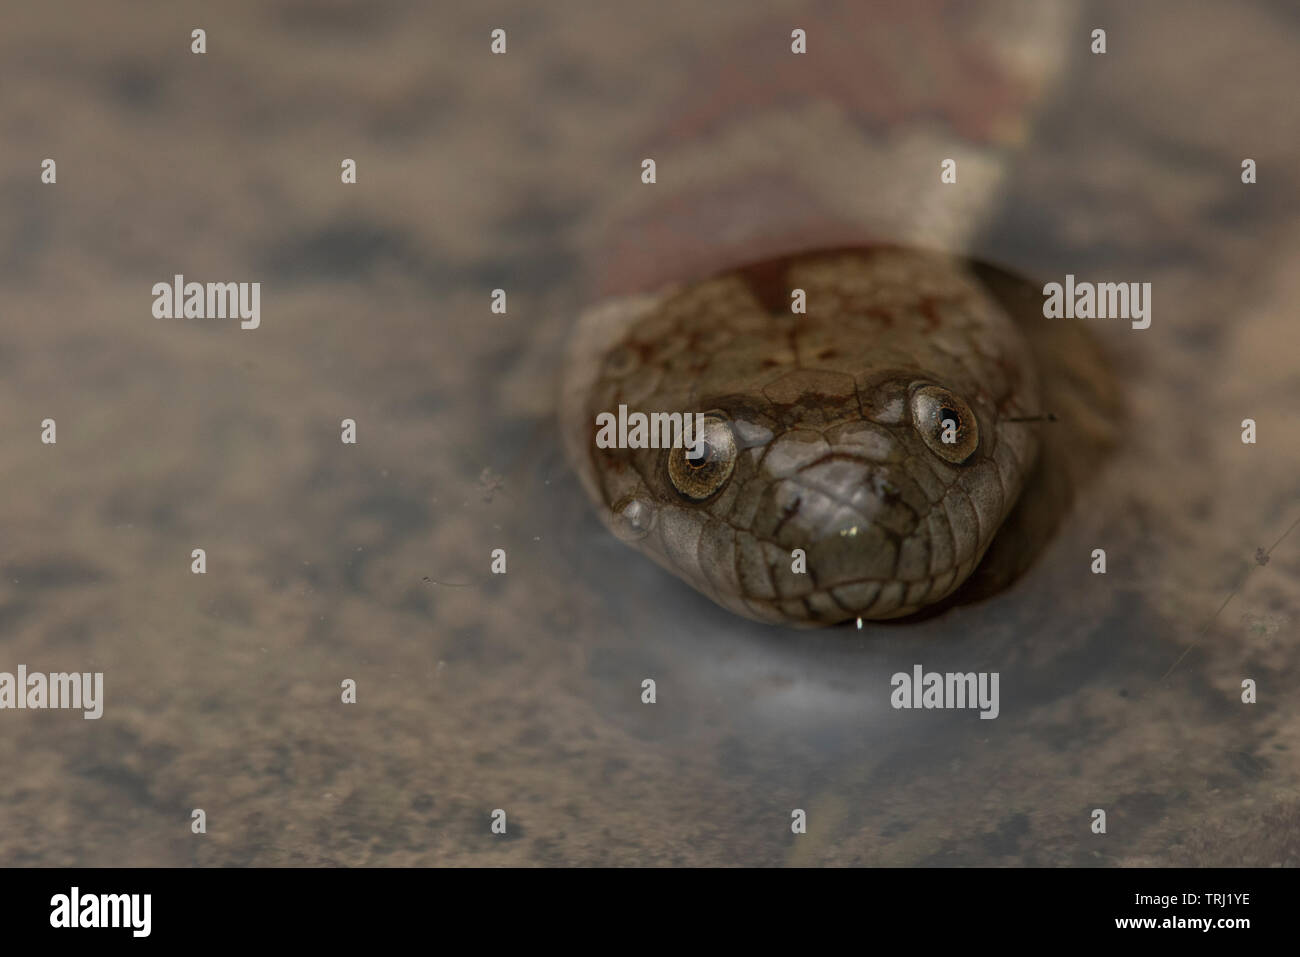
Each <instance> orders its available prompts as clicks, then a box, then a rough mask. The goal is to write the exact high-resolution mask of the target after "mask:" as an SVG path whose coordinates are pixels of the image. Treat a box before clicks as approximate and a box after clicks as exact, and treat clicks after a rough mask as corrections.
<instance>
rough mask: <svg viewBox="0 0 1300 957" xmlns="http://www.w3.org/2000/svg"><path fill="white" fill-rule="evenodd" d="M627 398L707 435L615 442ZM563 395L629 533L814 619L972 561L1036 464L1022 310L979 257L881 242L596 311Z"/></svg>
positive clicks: (767, 614) (943, 585)
mask: <svg viewBox="0 0 1300 957" xmlns="http://www.w3.org/2000/svg"><path fill="white" fill-rule="evenodd" d="M795 290H802V291H803V293H804V295H805V297H806V313H796V312H795V311H793V310H792V302H794V301H795V298H794V297H795V293H794V291H795ZM624 404H625V405H626V406H627V407H628V410H629V411H640V412H643V413H647V414H649V413H654V412H661V413H674V412H681V413H687V412H689V413H694V412H700V413H704V414H705V416H706V419H705V421H706V430H705V436H704V437H705V444H704V446H703V449H702V451H703V455H702V456H700V457H699V458H688V457H686V451H685V450H684V449H681V448H676V449H671V448H670V449H663V448H639V449H637V448H600V447H598V445H597V443H596V435H597V427H596V417H597V415H598V414H599V413H601V412H614V411H615V410H616V409H617V408H618V407H619V405H624ZM562 410H563V411H562V416H563V422H562V427H563V431H564V434H565V440H566V445H567V447H568V451H569V454H570V458H571V460H572V462H573V464H574V466H575V468H576V470H577V471H578V473H579V475H580V476H581V478H582V481H583V485H584V487H585V488H586V490H587V492H588V495H589V497H590V498H591V499H592V501H593V502H594V504H595V505H596V507H597V510H598V511H599V513H600V516H601V518H602V520H603V521H604V522H605V524H606V525H607V526H608V527H609V528H610V529H611V530H612V531H613V532H614V533H615V534H616V535H618V536H619V537H620V538H622V539H623V540H625V541H627V542H628V543H630V544H632V545H633V546H634V547H636V548H637V549H639V550H640V551H642V552H644V553H645V554H646V555H648V556H650V557H651V558H653V559H654V560H655V561H656V562H658V563H659V564H660V565H662V566H663V567H664V568H666V569H668V570H669V571H671V572H673V573H674V574H676V575H678V576H679V577H681V578H682V579H684V580H685V581H686V582H688V583H690V584H691V585H692V586H694V587H695V588H696V589H698V590H699V591H700V592H702V593H703V594H705V595H707V596H708V597H709V598H711V599H713V600H714V601H716V602H717V603H718V604H720V605H722V606H724V607H726V608H728V609H731V610H732V611H734V612H736V613H738V614H741V615H744V616H747V617H750V618H754V619H757V620H760V621H765V622H773V623H786V624H794V625H801V626H810V625H826V624H833V623H836V622H841V621H844V620H848V619H853V618H859V617H860V618H868V619H883V618H894V617H899V616H903V615H908V614H911V613H913V612H916V611H918V610H920V609H922V608H924V607H925V606H927V605H931V604H933V603H935V602H938V601H940V600H942V599H944V598H945V597H947V596H949V595H951V594H952V593H953V592H954V591H955V590H956V589H957V588H958V587H959V586H960V585H961V584H962V583H963V582H964V581H966V579H967V578H968V577H969V576H970V575H971V573H972V571H973V570H974V569H975V568H976V566H977V565H978V564H979V562H980V560H981V558H982V557H983V555H984V554H985V551H986V550H987V549H988V548H989V546H990V543H991V542H992V541H993V539H994V536H995V535H996V534H997V532H998V529H999V527H1000V526H1001V525H1002V523H1003V520H1004V519H1005V518H1006V517H1007V515H1008V513H1009V511H1010V510H1011V508H1012V506H1013V505H1014V504H1015V502H1016V500H1017V498H1018V497H1019V496H1020V493H1021V491H1022V488H1023V487H1024V485H1025V483H1026V480H1027V478H1028V476H1029V475H1030V472H1031V468H1032V466H1033V464H1034V461H1035V458H1036V456H1037V454H1038V438H1037V435H1036V432H1035V428H1034V426H1032V425H1031V424H1028V423H1026V422H1023V421H1017V420H1022V419H1026V418H1031V417H1032V416H1034V415H1035V414H1036V413H1037V412H1039V411H1040V403H1039V381H1038V374H1037V371H1036V368H1035V361H1034V355H1033V353H1032V351H1031V350H1030V348H1029V345H1028V343H1027V341H1026V339H1025V338H1024V336H1023V335H1022V330H1021V329H1020V328H1019V327H1018V326H1017V324H1016V322H1015V321H1013V319H1012V318H1011V317H1010V316H1009V315H1008V313H1007V312H1006V311H1005V310H1004V309H1003V308H1002V306H1001V305H1000V303H999V302H998V301H997V300H996V299H995V298H994V297H993V296H991V295H990V294H989V293H988V292H987V291H986V289H985V288H984V287H983V286H982V285H981V283H980V282H979V280H978V279H977V278H976V276H975V275H974V274H973V273H972V272H971V271H970V269H968V268H967V265H966V263H965V261H964V260H961V259H959V258H955V257H950V256H945V255H940V254H937V253H930V252H923V251H919V250H914V249H907V248H902V247H895V246H872V247H862V248H857V249H846V250H831V251H823V252H814V253H805V254H800V255H795V256H787V257H783V258H780V259H775V260H770V261H765V262H761V263H757V264H753V265H749V266H744V267H740V268H735V269H731V270H729V271H726V272H723V273H721V274H718V275H715V276H713V277H711V278H707V279H702V280H699V281H694V282H690V283H687V284H683V285H678V286H674V287H670V288H667V289H665V290H662V291H661V292H659V293H656V294H650V295H639V296H628V297H623V298H620V299H617V300H614V301H613V302H611V303H607V304H605V305H604V306H602V307H599V308H596V309H593V310H591V311H589V312H587V313H586V314H585V315H584V316H583V317H582V319H581V320H580V322H579V324H578V329H577V333H576V336H575V339H574V345H573V347H572V349H571V351H570V357H569V367H568V369H567V370H566V373H565V388H564V393H563V397H562Z"/></svg>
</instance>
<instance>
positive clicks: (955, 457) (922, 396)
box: [912, 385, 980, 465]
mask: <svg viewBox="0 0 1300 957" xmlns="http://www.w3.org/2000/svg"><path fill="white" fill-rule="evenodd" d="M912 425H913V426H914V427H915V429H916V431H917V432H919V433H920V434H921V438H922V439H923V440H924V441H925V444H926V445H927V446H928V447H929V449H930V451H931V452H933V453H934V454H935V455H937V456H939V458H941V459H943V460H944V461H945V462H951V463H953V464H954V465H959V464H961V463H962V462H965V461H966V460H967V459H968V458H970V457H971V453H972V452H974V451H975V449H976V448H978V447H979V444H980V428H979V423H978V422H976V421H975V413H974V412H972V411H971V407H970V406H969V405H967V404H966V402H965V400H963V399H961V398H960V397H958V396H956V395H954V394H953V393H951V392H949V391H948V390H947V389H945V388H942V387H941V386H937V385H927V386H922V387H921V388H919V389H917V390H916V391H915V392H914V393H912Z"/></svg>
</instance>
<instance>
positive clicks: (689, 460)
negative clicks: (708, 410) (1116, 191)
mask: <svg viewBox="0 0 1300 957" xmlns="http://www.w3.org/2000/svg"><path fill="white" fill-rule="evenodd" d="M696 438H697V439H698V440H699V441H698V442H697V445H696V447H695V448H693V449H692V448H674V449H670V450H669V452H668V477H669V478H670V479H671V480H672V483H673V487H674V488H675V489H677V491H678V492H679V493H681V494H682V495H684V496H685V497H686V498H688V499H690V500H691V501H694V502H702V501H704V500H705V499H706V498H710V497H712V496H714V495H716V494H717V493H718V492H719V491H720V490H721V489H722V487H723V486H724V485H726V484H727V479H729V478H731V472H732V470H733V469H734V468H735V467H736V438H735V436H733V435H732V434H731V426H730V425H729V424H728V422H727V420H726V419H724V418H722V417H721V416H718V415H706V416H704V430H703V433H702V434H701V435H700V436H697V437H696ZM692 454H694V455H695V457H692Z"/></svg>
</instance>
